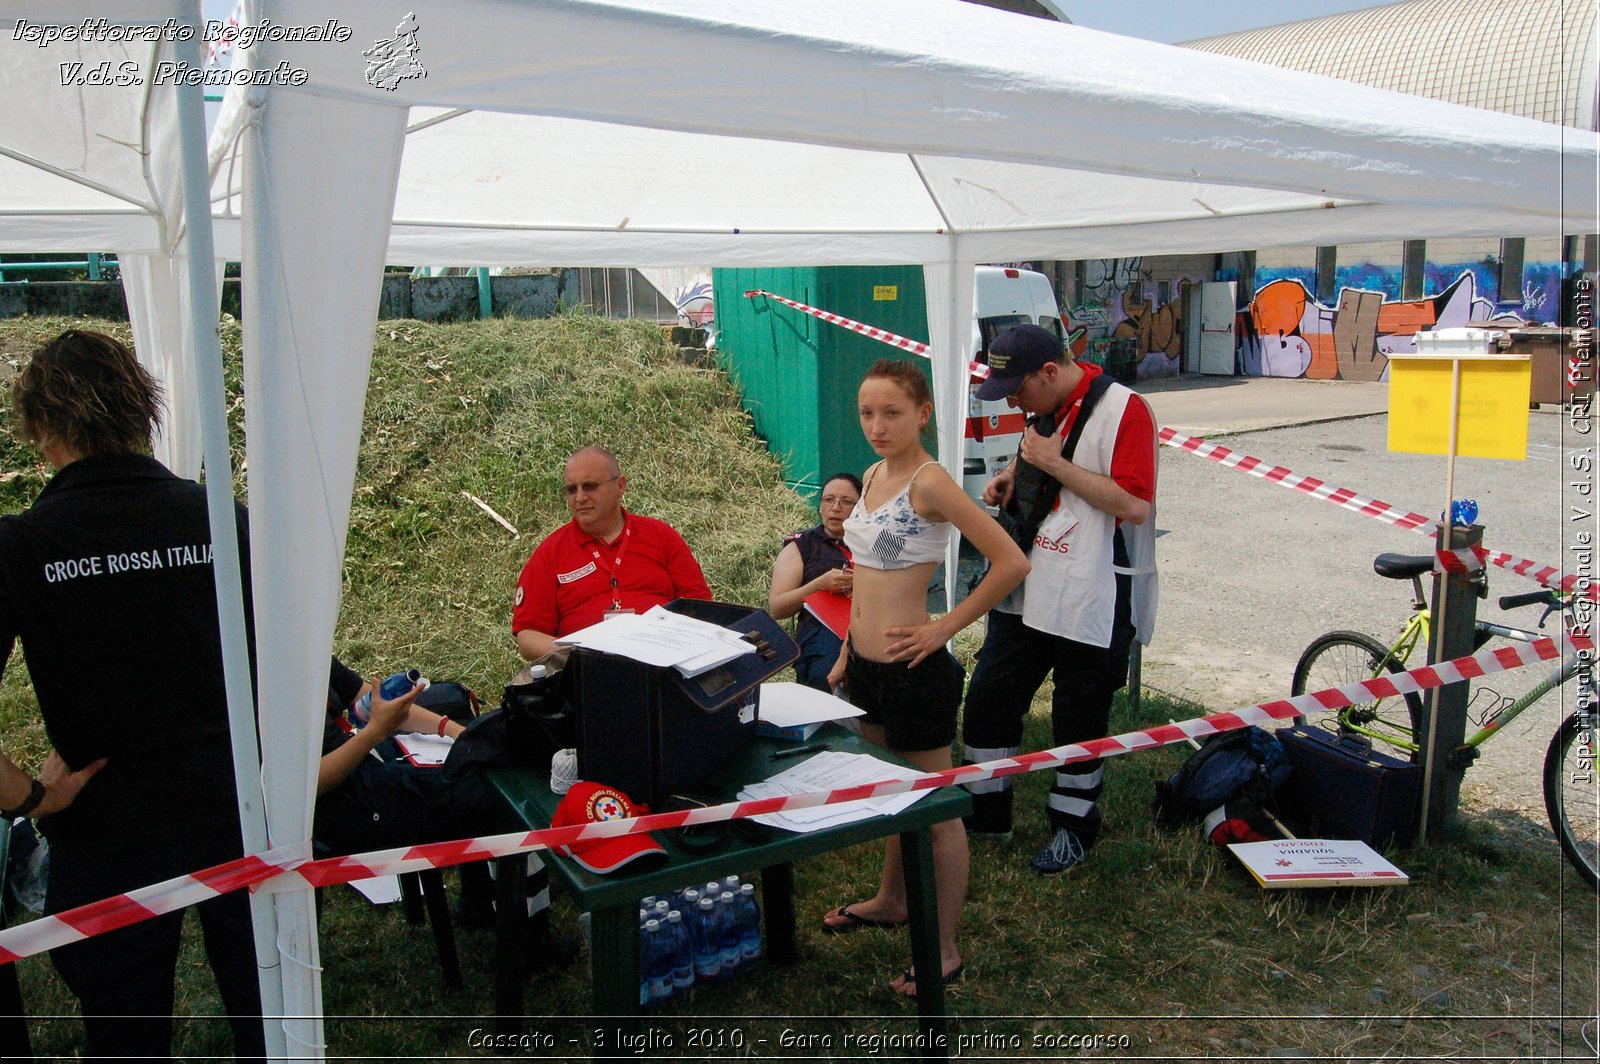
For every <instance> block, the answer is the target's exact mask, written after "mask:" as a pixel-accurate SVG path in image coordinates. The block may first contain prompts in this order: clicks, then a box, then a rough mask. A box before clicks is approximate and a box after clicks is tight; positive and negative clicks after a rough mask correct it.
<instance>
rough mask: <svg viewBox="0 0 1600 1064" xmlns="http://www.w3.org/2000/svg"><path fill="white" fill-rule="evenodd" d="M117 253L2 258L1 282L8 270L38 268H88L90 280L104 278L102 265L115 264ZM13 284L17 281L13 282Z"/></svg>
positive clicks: (1, 282)
mask: <svg viewBox="0 0 1600 1064" xmlns="http://www.w3.org/2000/svg"><path fill="white" fill-rule="evenodd" d="M116 264H117V259H116V256H115V255H101V254H97V253H94V252H90V253H88V254H87V255H85V257H84V258H81V259H65V260H61V261H57V262H6V261H4V260H3V259H0V284H4V283H6V270H7V269H8V268H9V269H10V271H11V272H12V273H31V272H33V271H36V270H87V271H88V273H89V280H91V281H99V280H103V279H104V278H103V276H102V267H104V266H115V265H116ZM11 283H13V284H15V283H17V282H11Z"/></svg>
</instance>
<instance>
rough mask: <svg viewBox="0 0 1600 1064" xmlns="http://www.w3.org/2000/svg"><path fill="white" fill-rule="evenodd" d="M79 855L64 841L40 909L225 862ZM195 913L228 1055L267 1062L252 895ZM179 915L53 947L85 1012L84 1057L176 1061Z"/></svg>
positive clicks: (220, 900) (239, 894)
mask: <svg viewBox="0 0 1600 1064" xmlns="http://www.w3.org/2000/svg"><path fill="white" fill-rule="evenodd" d="M196 830H199V829H196ZM234 830H235V831H237V828H235V829H234ZM79 849H80V847H76V846H74V847H62V846H60V845H56V846H55V847H54V848H53V849H52V851H51V854H50V886H49V889H48V893H47V895H46V899H45V911H46V912H50V913H56V912H61V911H63V910H65V909H71V908H74V907H76V906H78V905H82V904H85V903H87V902H91V901H98V900H99V899H101V898H104V897H107V896H109V895H112V894H117V893H121V892H124V891H128V890H132V889H134V888H137V887H142V886H148V885H149V884H150V883H153V882H159V881H161V880H163V879H169V878H171V877H172V876H174V875H180V874H182V873H184V872H193V871H198V870H199V869H201V868H204V867H206V866H207V865H210V864H216V863H218V862H220V861H224V860H228V859H229V858H228V857H227V856H218V855H215V854H201V855H196V856H194V857H193V859H192V860H189V861H183V860H180V861H170V860H169V861H164V862H161V863H160V864H152V863H150V862H147V861H143V860H141V861H128V862H115V861H106V860H103V859H100V855H98V854H96V853H93V852H84V853H81V854H80V853H78V852H77V851H78V850H79ZM235 856H237V855H235ZM212 858H214V859H212ZM185 911H186V910H185ZM194 911H195V913H196V914H197V915H198V916H199V919H200V928H201V932H202V935H203V938H204V942H205V950H206V960H207V961H208V962H209V964H210V965H211V972H212V974H213V975H214V976H215V977H216V980H217V991H218V993H219V994H220V996H221V998H222V1004H223V1008H224V1009H225V1010H226V1011H227V1014H228V1022H229V1024H230V1025H231V1026H232V1028H233V1046H234V1053H235V1054H236V1055H237V1057H238V1058H239V1059H241V1060H259V1059H263V1058H264V1057H265V1056H266V1043H265V1039H264V1037H263V1035H262V1030H261V991H260V984H259V983H258V982H257V975H256V951H255V940H254V937H253V935H252V933H251V929H250V903H249V896H248V894H247V893H246V892H244V891H233V892H232V893H229V894H224V895H222V896H221V897H217V898H213V899H211V900H210V901H207V902H202V903H201V904H199V905H196V906H194ZM183 917H184V911H180V912H175V913H167V914H165V915H163V916H158V917H155V918H154V919H151V920H146V921H144V922H143V923H138V924H134V925H132V926H131V927H124V928H122V929H121V930H118V931H111V932H108V933H106V934H103V935H96V936H95V937H93V938H88V939H84V940H83V941H82V942H75V943H73V944H72V945H70V946H62V947H60V948H59V949H55V950H51V952H50V960H51V962H52V963H53V964H54V965H55V967H56V971H57V972H59V973H60V974H61V978H62V980H63V981H64V982H65V983H66V984H67V989H69V990H71V991H72V993H73V996H75V997H76V998H77V999H78V1002H79V1004H80V1005H81V1006H82V1009H83V1025H84V1030H85V1033H86V1035H87V1039H86V1041H85V1044H84V1056H85V1058H92V1059H94V1060H134V1059H140V1058H145V1059H148V1058H151V1057H169V1056H171V1055H172V1002H173V983H174V980H175V978H176V975H177V967H178V945H179V939H180V937H181V933H182V928H183Z"/></svg>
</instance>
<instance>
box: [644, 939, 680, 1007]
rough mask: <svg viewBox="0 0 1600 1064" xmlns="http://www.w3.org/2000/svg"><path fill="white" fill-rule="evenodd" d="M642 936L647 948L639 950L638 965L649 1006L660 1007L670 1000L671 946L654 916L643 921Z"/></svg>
mask: <svg viewBox="0 0 1600 1064" xmlns="http://www.w3.org/2000/svg"><path fill="white" fill-rule="evenodd" d="M644 937H645V940H646V942H647V943H648V945H649V950H648V952H647V951H645V950H643V949H641V950H640V953H639V967H640V969H641V971H643V972H644V973H645V979H646V983H647V984H648V987H649V992H648V997H649V1003H650V1006H651V1007H652V1008H660V1007H661V1006H662V1005H665V1004H666V1003H667V1002H668V1001H671V1000H672V947H671V944H670V943H669V942H668V941H667V936H666V935H665V934H664V933H663V932H662V930H661V921H660V920H657V919H655V918H654V917H652V918H650V919H649V920H646V921H645V922H644Z"/></svg>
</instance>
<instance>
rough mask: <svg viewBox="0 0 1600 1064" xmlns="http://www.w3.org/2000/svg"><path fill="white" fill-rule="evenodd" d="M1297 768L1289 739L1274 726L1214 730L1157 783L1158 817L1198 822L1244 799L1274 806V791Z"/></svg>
mask: <svg viewBox="0 0 1600 1064" xmlns="http://www.w3.org/2000/svg"><path fill="white" fill-rule="evenodd" d="M1291 770H1292V769H1291V766H1290V764H1289V755H1288V753H1287V752H1285V750H1284V749H1283V744H1282V743H1280V742H1278V737H1277V736H1276V735H1274V734H1272V733H1271V732H1269V731H1264V730H1263V729H1261V728H1257V727H1255V726H1254V725H1251V726H1250V727H1247V728H1235V729H1233V730H1231V731H1225V732H1222V733H1220V734H1217V735H1213V736H1211V738H1209V739H1207V740H1206V741H1205V743H1204V744H1203V745H1202V746H1201V747H1200V749H1199V750H1197V751H1195V753H1194V756H1192V757H1190V758H1189V760H1187V761H1185V762H1184V763H1183V764H1182V765H1181V766H1179V768H1178V771H1176V772H1174V773H1173V774H1172V775H1171V776H1170V777H1168V778H1167V780H1166V781H1165V782H1161V783H1157V784H1156V800H1155V814H1156V823H1158V824H1160V825H1162V826H1163V827H1176V826H1178V825H1180V824H1188V823H1193V822H1195V821H1198V820H1201V819H1203V818H1205V817H1206V816H1208V815H1209V814H1210V813H1212V812H1213V811H1214V810H1216V809H1217V808H1219V807H1221V806H1223V805H1226V804H1228V803H1229V802H1234V801H1240V800H1246V801H1248V802H1250V803H1253V804H1254V805H1256V806H1258V807H1259V808H1261V809H1265V810H1267V811H1269V812H1270V811H1271V810H1272V808H1273V796H1274V795H1275V794H1276V793H1277V791H1278V788H1279V787H1282V786H1283V784H1284V782H1285V781H1287V780H1288V778H1289V773H1290V772H1291Z"/></svg>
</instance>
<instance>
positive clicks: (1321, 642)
mask: <svg viewBox="0 0 1600 1064" xmlns="http://www.w3.org/2000/svg"><path fill="white" fill-rule="evenodd" d="M1388 657H1389V648H1388V647H1386V646H1384V645H1383V644H1382V643H1380V642H1378V641H1377V640H1376V639H1374V638H1372V637H1371V636H1370V635H1364V634H1362V633H1361V632H1328V633H1326V634H1324V635H1319V636H1318V637H1317V638H1315V639H1313V640H1312V641H1311V645H1310V646H1308V647H1306V649H1305V652H1304V653H1302V654H1301V655H1300V661H1299V663H1298V664H1296V665H1295V667H1294V683H1293V685H1292V686H1291V688H1290V690H1291V691H1292V692H1293V693H1294V694H1297V695H1303V694H1305V693H1306V692H1308V691H1323V690H1326V689H1328V688H1330V687H1340V686H1343V685H1344V684H1347V683H1357V682H1359V681H1361V680H1370V679H1372V678H1373V677H1374V676H1376V675H1377V674H1378V667H1379V665H1380V664H1382V665H1383V666H1384V669H1385V671H1387V672H1404V671H1405V670H1404V668H1403V667H1402V666H1401V665H1400V664H1399V663H1398V662H1396V661H1393V660H1387V661H1386V660H1385V659H1387V658H1388ZM1421 721H1422V699H1420V698H1418V697H1417V696H1416V695H1415V694H1408V695H1404V696H1402V697H1397V698H1379V699H1376V700H1375V701H1371V702H1358V703H1356V704H1355V705H1351V706H1346V707H1345V708H1344V709H1326V710H1323V711H1321V712H1320V713H1318V714H1312V715H1310V716H1309V717H1307V716H1300V717H1296V718H1295V723H1297V724H1308V723H1309V724H1310V725H1311V726H1313V727H1320V728H1326V729H1327V730H1329V731H1332V732H1337V733H1339V734H1341V735H1349V734H1360V735H1364V736H1367V737H1368V738H1372V739H1374V740H1377V741H1381V742H1383V743H1385V745H1387V746H1388V747H1390V748H1391V749H1392V750H1393V751H1394V752H1395V753H1396V754H1397V755H1398V756H1400V757H1403V758H1408V759H1415V756H1416V755H1415V752H1414V751H1412V750H1408V749H1406V747H1405V746H1404V745H1402V744H1405V743H1409V742H1411V737H1412V735H1414V734H1415V733H1416V728H1417V726H1418V725H1419V724H1420V723H1421Z"/></svg>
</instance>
